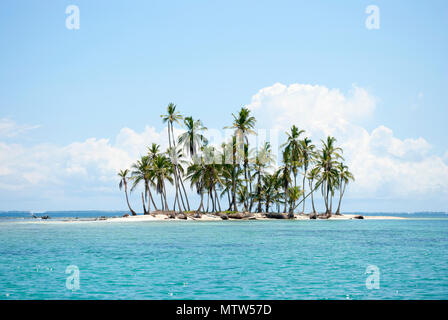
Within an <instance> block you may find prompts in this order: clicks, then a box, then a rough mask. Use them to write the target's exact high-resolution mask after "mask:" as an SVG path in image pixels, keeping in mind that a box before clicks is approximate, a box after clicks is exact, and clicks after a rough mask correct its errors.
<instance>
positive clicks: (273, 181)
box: [261, 171, 281, 212]
mask: <svg viewBox="0 0 448 320" xmlns="http://www.w3.org/2000/svg"><path fill="white" fill-rule="evenodd" d="M278 176H279V171H277V172H275V173H274V174H267V175H265V176H263V184H262V187H261V188H262V191H261V194H262V198H263V201H264V203H265V211H266V212H269V208H270V205H271V203H272V202H276V201H277V200H278V198H279V196H280V192H278V190H279V189H280V187H281V186H280V184H281V181H280V179H279V178H278Z"/></svg>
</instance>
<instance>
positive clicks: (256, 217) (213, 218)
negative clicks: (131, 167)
mask: <svg viewBox="0 0 448 320" xmlns="http://www.w3.org/2000/svg"><path fill="white" fill-rule="evenodd" d="M355 216H357V215H355V214H344V215H340V216H332V217H331V218H329V219H318V220H351V219H355ZM363 218H364V220H401V219H407V218H403V217H393V216H365V215H364V216H363ZM193 220H194V221H223V220H222V219H221V218H220V217H218V216H215V215H211V214H203V215H202V217H201V218H193V217H190V216H189V217H188V218H187V220H185V219H170V218H168V217H167V216H166V215H164V214H158V215H155V216H152V215H137V216H129V217H119V218H107V220H104V221H108V222H137V221H193ZM229 220H232V221H235V220H236V221H238V220H279V219H270V218H266V217H265V216H264V215H262V214H259V213H255V214H253V217H252V218H246V219H229ZM295 220H310V218H309V217H308V216H307V215H296V218H295ZM98 221H100V220H98Z"/></svg>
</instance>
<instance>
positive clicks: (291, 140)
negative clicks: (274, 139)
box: [280, 125, 305, 186]
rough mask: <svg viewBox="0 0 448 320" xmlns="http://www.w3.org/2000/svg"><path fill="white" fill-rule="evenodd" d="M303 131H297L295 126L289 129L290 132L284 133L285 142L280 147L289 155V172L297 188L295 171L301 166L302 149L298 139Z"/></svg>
mask: <svg viewBox="0 0 448 320" xmlns="http://www.w3.org/2000/svg"><path fill="white" fill-rule="evenodd" d="M304 132H305V130H299V129H298V128H297V127H296V126H295V125H293V126H292V127H291V132H286V135H287V137H288V138H287V140H286V142H285V143H284V144H283V145H281V146H280V147H282V148H283V147H285V151H286V152H288V153H289V157H288V159H289V162H290V165H291V171H292V173H293V174H294V186H297V181H296V180H297V173H298V172H297V169H298V167H299V166H300V164H301V160H302V159H301V157H302V149H301V143H300V142H301V141H300V140H299V137H300V135H301V134H302V133H304Z"/></svg>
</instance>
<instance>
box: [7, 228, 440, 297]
mask: <svg viewBox="0 0 448 320" xmlns="http://www.w3.org/2000/svg"><path fill="white" fill-rule="evenodd" d="M0 243H1V246H0V299H448V219H421V220H417V219H416V220H370V221H366V220H364V221H362V220H361V221H359V220H348V221H319V220H317V221H222V222H221V221H220V222H196V221H167V222H162V221H161V222H138V223H137V222H136V223H133V222H128V223H109V222H78V223H67V222H56V223H55V222H50V223H46V222H39V223H33V222H17V221H1V222H0ZM69 265H75V266H77V267H78V268H79V270H80V275H79V289H78V290H71V289H67V287H66V278H67V277H68V276H69V275H68V274H66V273H65V271H66V268H67V266H69ZM368 265H375V266H377V267H378V268H379V271H380V274H379V279H380V282H379V283H380V288H379V289H371V290H369V289H367V287H366V278H367V277H368V276H369V275H368V274H366V273H365V272H366V268H367V266H368Z"/></svg>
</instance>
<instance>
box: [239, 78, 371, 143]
mask: <svg viewBox="0 0 448 320" xmlns="http://www.w3.org/2000/svg"><path fill="white" fill-rule="evenodd" d="M248 108H249V109H252V110H254V111H255V112H256V114H257V115H260V116H261V115H262V116H261V117H258V118H259V119H261V120H262V121H261V123H260V126H261V127H262V128H274V129H280V130H286V129H287V128H288V127H289V126H291V124H292V123H294V124H296V125H297V126H299V127H300V128H304V129H307V131H308V132H311V133H315V132H324V133H325V134H334V132H335V131H336V130H344V129H345V128H346V126H347V124H348V123H349V122H350V121H352V120H356V119H358V118H362V117H365V116H368V115H370V114H371V113H372V112H373V110H374V108H375V99H374V97H372V96H371V95H369V94H368V92H367V91H366V90H365V89H362V88H359V87H357V86H353V87H352V90H351V91H350V93H349V95H344V94H343V93H341V92H340V91H339V89H328V88H326V87H325V86H319V85H314V86H312V85H308V84H292V85H290V86H286V85H284V84H281V83H276V84H274V85H273V86H271V87H267V88H263V89H261V90H260V91H258V93H257V94H255V95H254V96H253V97H252V100H251V103H250V104H249V105H248Z"/></svg>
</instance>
